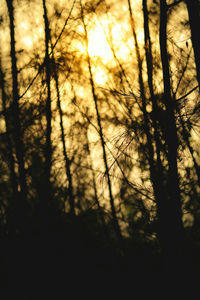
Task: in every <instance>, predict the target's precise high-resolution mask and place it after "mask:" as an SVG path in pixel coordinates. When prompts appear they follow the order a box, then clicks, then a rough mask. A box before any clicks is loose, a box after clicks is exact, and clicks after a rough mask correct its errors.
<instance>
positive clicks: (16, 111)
mask: <svg viewBox="0 0 200 300" xmlns="http://www.w3.org/2000/svg"><path fill="white" fill-rule="evenodd" d="M7 7H8V12H9V20H10V45H11V49H10V56H11V63H12V97H13V102H12V116H13V122H14V124H13V130H14V140H15V151H16V157H17V162H18V171H19V185H20V194H21V198H22V199H23V202H24V201H26V200H27V184H26V172H25V167H24V145H23V132H22V128H21V122H20V108H19V92H18V72H17V58H16V50H15V27H14V8H13V1H12V0H7Z"/></svg>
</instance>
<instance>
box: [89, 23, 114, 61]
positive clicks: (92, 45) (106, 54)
mask: <svg viewBox="0 0 200 300" xmlns="http://www.w3.org/2000/svg"><path fill="white" fill-rule="evenodd" d="M88 51H89V55H90V57H95V56H96V57H101V58H102V59H103V61H104V62H105V63H107V62H109V61H110V60H112V57H113V56H112V51H111V50H110V47H109V45H108V42H107V40H106V37H105V35H104V32H103V29H102V28H101V27H100V26H97V27H96V28H95V29H93V30H91V31H90V32H89V43H88Z"/></svg>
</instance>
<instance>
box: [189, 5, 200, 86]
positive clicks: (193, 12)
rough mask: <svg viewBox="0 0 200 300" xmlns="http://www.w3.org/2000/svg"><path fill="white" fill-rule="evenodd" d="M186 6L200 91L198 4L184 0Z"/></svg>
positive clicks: (199, 10)
mask: <svg viewBox="0 0 200 300" xmlns="http://www.w3.org/2000/svg"><path fill="white" fill-rule="evenodd" d="M186 5H187V10H188V15H189V22H190V30H191V39H192V45H193V50H194V58H195V64H196V73H197V81H198V85H199V90H200V50H199V49H200V37H199V28H200V3H199V1H198V0H186Z"/></svg>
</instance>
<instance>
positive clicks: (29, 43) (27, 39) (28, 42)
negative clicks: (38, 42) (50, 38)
mask: <svg viewBox="0 0 200 300" xmlns="http://www.w3.org/2000/svg"><path fill="white" fill-rule="evenodd" d="M23 42H24V44H25V45H26V46H27V47H28V48H31V47H32V45H33V41H32V39H31V37H30V36H26V37H24V38H23Z"/></svg>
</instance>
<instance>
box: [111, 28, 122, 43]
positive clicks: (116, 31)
mask: <svg viewBox="0 0 200 300" xmlns="http://www.w3.org/2000/svg"><path fill="white" fill-rule="evenodd" d="M122 35H123V30H122V26H121V25H120V24H116V25H115V26H114V27H113V28H112V36H113V38H114V40H116V41H117V43H119V40H120V39H121V38H122Z"/></svg>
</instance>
